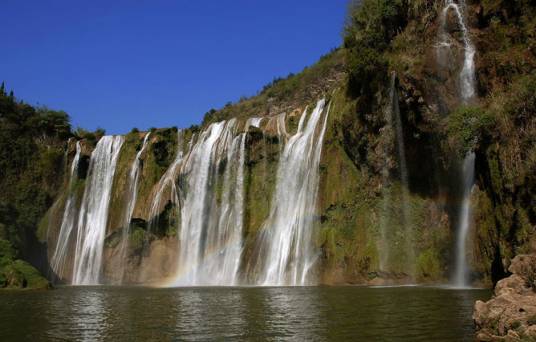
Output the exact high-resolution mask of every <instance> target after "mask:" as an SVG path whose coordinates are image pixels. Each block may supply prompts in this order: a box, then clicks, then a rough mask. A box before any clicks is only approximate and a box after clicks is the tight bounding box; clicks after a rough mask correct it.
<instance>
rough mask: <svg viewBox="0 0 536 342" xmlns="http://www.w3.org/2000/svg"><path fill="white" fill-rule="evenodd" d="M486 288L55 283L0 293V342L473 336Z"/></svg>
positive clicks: (454, 338)
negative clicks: (52, 287)
mask: <svg viewBox="0 0 536 342" xmlns="http://www.w3.org/2000/svg"><path fill="white" fill-rule="evenodd" d="M489 296H490V291H487V290H448V289H440V288H427V287H398V288H367V287H295V288H292V287H282V288H238V287H237V288H179V289H154V288H145V287H62V288H58V289H56V290H52V291H38V292H32V291H29V292H10V291H2V292H0V340H1V341H42V340H45V341H46V340H52V341H57V340H60V341H72V340H82V341H138V340H139V341H175V340H177V341H190V340H191V341H208V340H210V341H212V340H221V341H223V340H225V341H228V340H240V341H242V340H246V341H266V340H268V341H281V340H291V341H434V342H438V341H472V340H473V334H474V331H473V323H472V320H471V314H472V308H473V304H474V302H475V300H477V299H488V298H489Z"/></svg>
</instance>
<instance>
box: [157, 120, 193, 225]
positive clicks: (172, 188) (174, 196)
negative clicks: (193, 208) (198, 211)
mask: <svg viewBox="0 0 536 342" xmlns="http://www.w3.org/2000/svg"><path fill="white" fill-rule="evenodd" d="M183 140H184V132H183V131H182V130H180V129H179V130H178V131H177V154H176V156H175V160H174V161H173V163H171V165H170V166H169V168H168V169H167V170H166V172H165V173H164V175H163V176H162V178H160V181H159V182H158V184H157V186H156V193H155V195H154V197H153V202H152V204H151V209H150V212H149V219H150V220H151V221H150V226H151V227H152V226H154V225H155V224H156V223H157V219H158V214H159V211H160V210H162V207H163V206H164V205H165V203H166V202H167V201H171V203H173V204H174V205H175V206H177V210H178V211H179V212H180V203H179V190H178V188H177V183H176V179H177V177H178V174H179V172H180V168H181V166H182V162H183V160H184V153H183ZM192 140H193V138H192ZM190 147H191V144H190ZM168 189H169V190H168ZM166 191H169V196H168V197H166V196H165V194H166ZM164 200H165V202H164Z"/></svg>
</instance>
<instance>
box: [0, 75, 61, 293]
mask: <svg viewBox="0 0 536 342" xmlns="http://www.w3.org/2000/svg"><path fill="white" fill-rule="evenodd" d="M70 129H71V126H70V123H69V118H68V116H67V114H66V113H64V112H59V111H53V110H49V109H46V108H34V107H32V106H30V105H28V104H25V103H23V102H18V101H17V100H16V98H15V97H14V96H13V92H10V94H9V95H8V94H6V92H5V89H4V85H2V87H1V88H0V188H1V189H2V194H1V196H0V239H2V240H1V241H2V246H3V248H2V253H0V254H3V256H2V255H0V256H1V257H3V260H4V261H3V267H2V271H3V272H4V273H3V274H4V276H6V273H5V272H8V271H7V269H8V268H9V269H10V270H11V271H10V272H11V273H13V272H15V273H17V272H18V273H21V274H24V275H25V276H24V277H26V276H31V277H33V275H32V274H33V273H34V271H35V270H33V269H32V268H31V267H30V266H29V265H27V264H24V263H23V262H22V261H14V262H12V263H11V262H9V261H10V260H11V261H13V260H14V259H16V258H24V259H27V260H34V261H35V260H36V259H37V258H38V254H39V249H40V246H39V244H38V243H37V240H36V237H35V230H36V227H37V223H38V222H39V220H40V219H41V217H42V216H43V214H44V213H45V211H46V210H47V209H48V207H50V205H51V204H52V202H53V200H54V198H55V196H56V194H57V190H58V188H59V184H61V182H62V174H63V167H64V163H63V156H64V144H65V141H66V139H67V138H68V137H69V136H70V134H71V132H70ZM10 248H14V250H13V251H12V252H9V253H8V252H7V251H9V250H10ZM23 264H24V265H23ZM0 273H1V272H0ZM8 273H9V272H8ZM4 280H5V279H4ZM26 284H27V285H28V286H32V284H33V282H31V281H29V282H27V283H26ZM20 285H21V286H23V284H22V283H21V284H20ZM1 286H2V282H1V281H0V287H1Z"/></svg>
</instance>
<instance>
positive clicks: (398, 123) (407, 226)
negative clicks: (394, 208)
mask: <svg viewBox="0 0 536 342" xmlns="http://www.w3.org/2000/svg"><path fill="white" fill-rule="evenodd" d="M389 93H390V94H389V98H390V102H391V103H390V106H391V115H392V116H393V117H394V119H395V133H396V146H397V151H398V162H399V168H400V181H401V183H402V184H401V185H402V190H401V191H402V193H401V195H402V222H403V225H404V231H405V249H406V258H407V263H408V266H409V275H410V276H412V277H413V276H414V275H415V250H414V244H413V229H412V225H411V222H410V221H411V220H410V216H411V210H410V204H409V181H408V167H407V163H406V147H405V145H404V132H403V130H402V120H401V118H400V107H399V103H398V92H397V90H396V74H395V73H393V75H392V77H391V87H390V91H389Z"/></svg>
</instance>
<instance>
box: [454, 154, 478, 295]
mask: <svg viewBox="0 0 536 342" xmlns="http://www.w3.org/2000/svg"><path fill="white" fill-rule="evenodd" d="M474 173H475V154H474V153H473V152H470V153H468V154H467V156H466V157H465V159H464V161H463V202H462V206H461V210H460V217H459V223H458V234H457V237H456V238H457V239H456V240H457V242H456V273H455V276H454V284H455V286H457V287H466V286H468V279H467V276H468V269H467V256H466V246H467V235H468V233H469V228H470V222H471V190H472V188H473V184H474V181H475V179H474Z"/></svg>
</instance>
